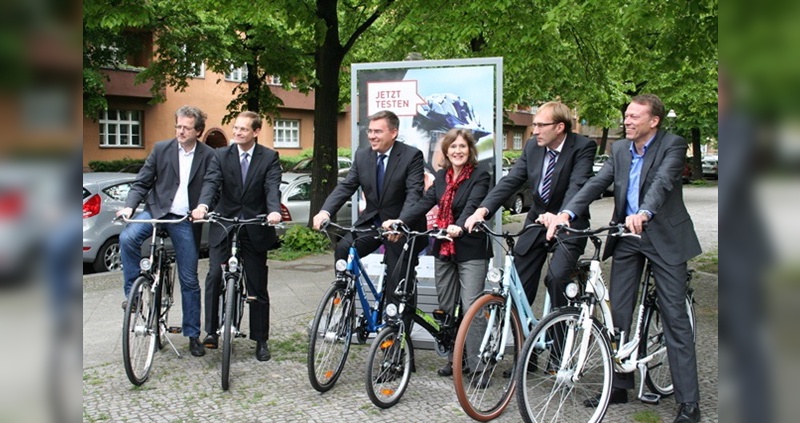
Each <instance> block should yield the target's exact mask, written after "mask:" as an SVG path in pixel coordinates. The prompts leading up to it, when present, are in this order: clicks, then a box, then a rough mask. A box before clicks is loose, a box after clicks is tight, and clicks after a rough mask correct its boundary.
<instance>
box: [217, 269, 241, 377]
mask: <svg viewBox="0 0 800 423" xmlns="http://www.w3.org/2000/svg"><path fill="white" fill-rule="evenodd" d="M236 294H237V292H236V278H232V277H231V278H228V279H227V280H226V281H225V315H224V316H223V318H222V320H223V324H222V325H223V326H222V327H223V329H222V336H221V337H220V338H222V339H221V340H222V390H223V391H227V390H228V386H229V385H230V372H231V348H232V346H231V341H232V340H233V319H234V318H235V317H236V316H235V313H236V300H237V298H236Z"/></svg>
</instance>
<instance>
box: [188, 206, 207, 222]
mask: <svg viewBox="0 0 800 423" xmlns="http://www.w3.org/2000/svg"><path fill="white" fill-rule="evenodd" d="M207 212H208V210H206V208H205V207H203V206H197V207H195V209H194V210H192V220H203V219H205V218H206V213H207Z"/></svg>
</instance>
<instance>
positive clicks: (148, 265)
mask: <svg viewBox="0 0 800 423" xmlns="http://www.w3.org/2000/svg"><path fill="white" fill-rule="evenodd" d="M139 268H140V269H142V270H144V271H145V272H149V271H150V269H152V268H153V261H152V260H150V258H143V259H142V260H141V261H140V262H139Z"/></svg>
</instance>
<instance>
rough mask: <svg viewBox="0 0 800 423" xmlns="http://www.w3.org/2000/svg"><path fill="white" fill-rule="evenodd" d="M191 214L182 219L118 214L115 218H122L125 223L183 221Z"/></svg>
mask: <svg viewBox="0 0 800 423" xmlns="http://www.w3.org/2000/svg"><path fill="white" fill-rule="evenodd" d="M189 216H190V215H188V214H187V215H185V216H183V217H182V218H180V219H130V218H128V217H127V216H125V215H120V216H117V217H116V218H115V219H122V220H123V221H124V222H125V223H150V224H156V223H181V222H183V221H184V220H186V219H188V218H189Z"/></svg>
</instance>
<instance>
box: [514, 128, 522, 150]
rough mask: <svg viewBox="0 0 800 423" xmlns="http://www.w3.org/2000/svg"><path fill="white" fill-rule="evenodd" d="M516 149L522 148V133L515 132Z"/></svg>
mask: <svg viewBox="0 0 800 423" xmlns="http://www.w3.org/2000/svg"><path fill="white" fill-rule="evenodd" d="M514 150H522V133H521V132H514Z"/></svg>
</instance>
